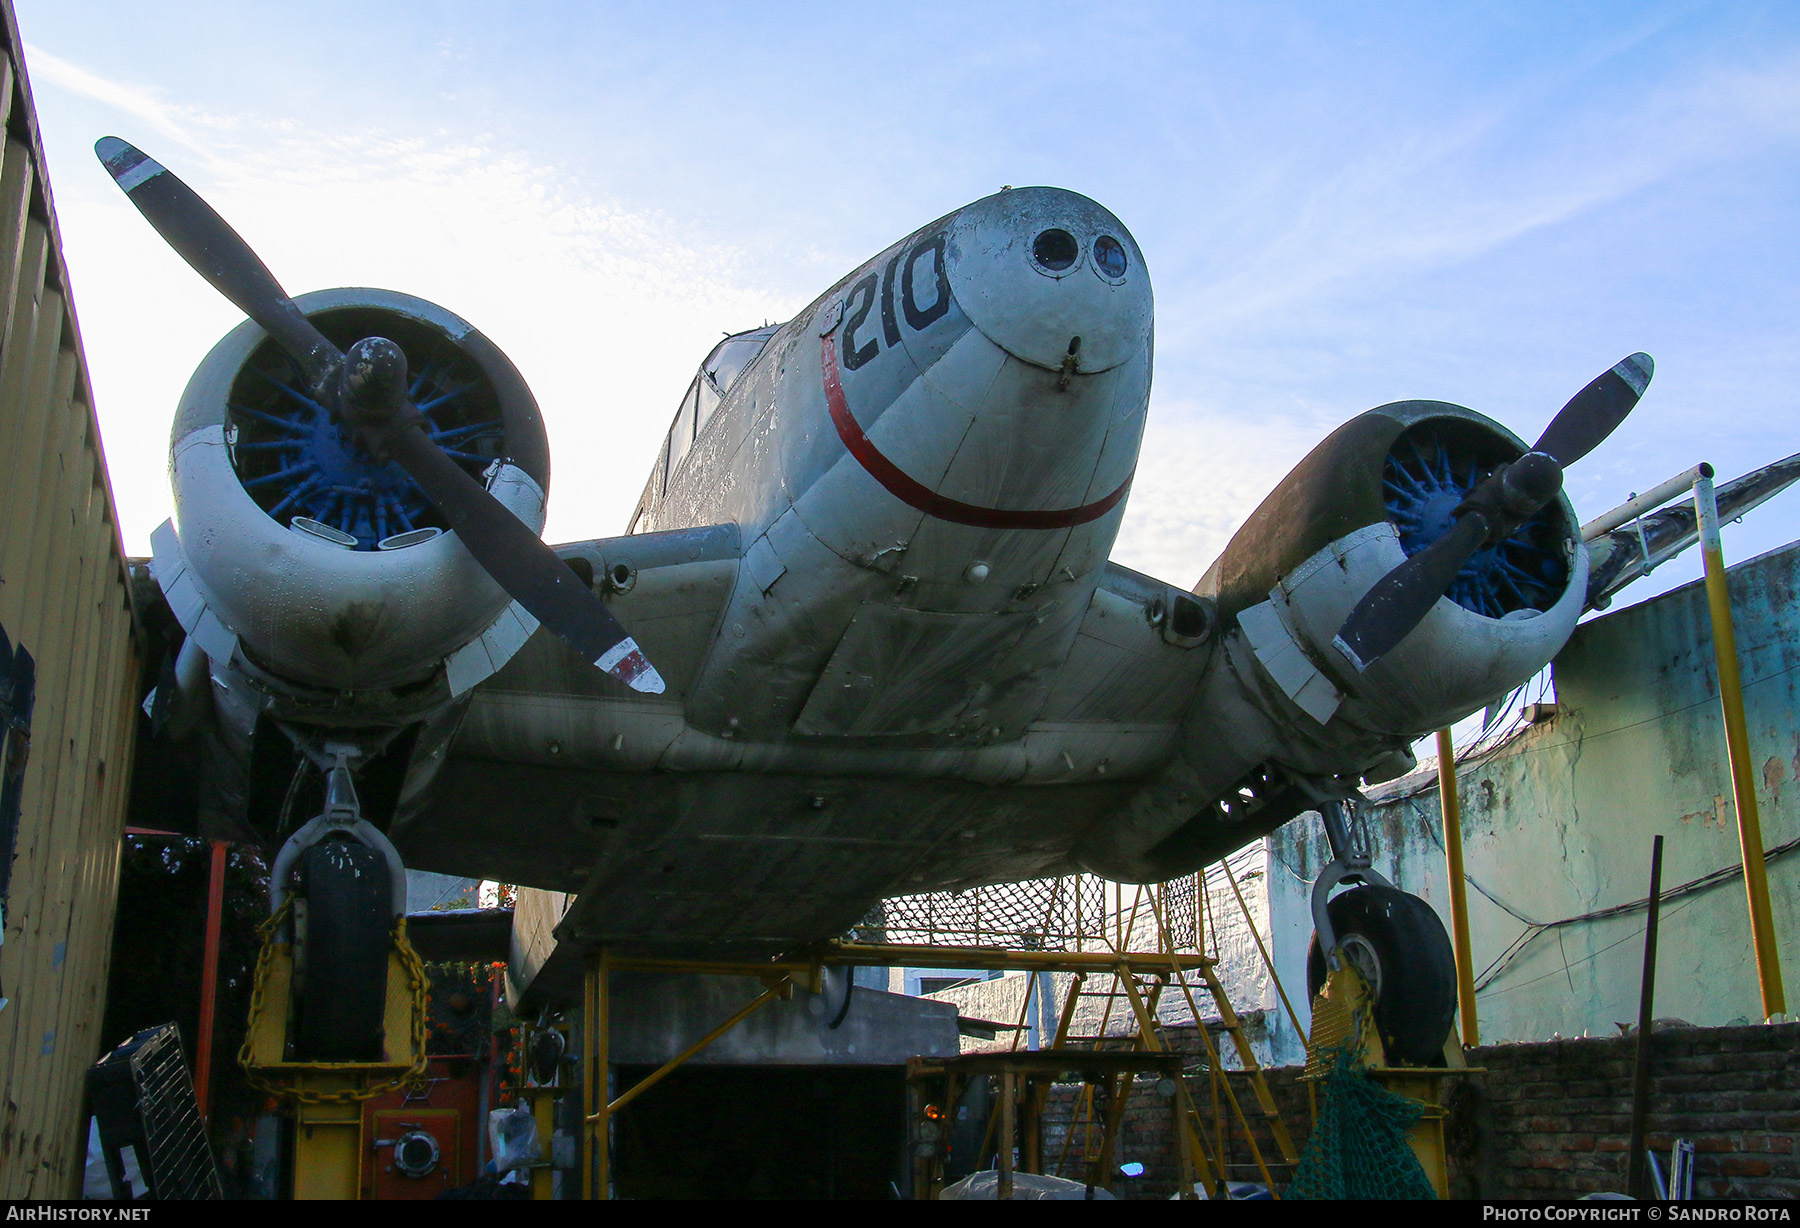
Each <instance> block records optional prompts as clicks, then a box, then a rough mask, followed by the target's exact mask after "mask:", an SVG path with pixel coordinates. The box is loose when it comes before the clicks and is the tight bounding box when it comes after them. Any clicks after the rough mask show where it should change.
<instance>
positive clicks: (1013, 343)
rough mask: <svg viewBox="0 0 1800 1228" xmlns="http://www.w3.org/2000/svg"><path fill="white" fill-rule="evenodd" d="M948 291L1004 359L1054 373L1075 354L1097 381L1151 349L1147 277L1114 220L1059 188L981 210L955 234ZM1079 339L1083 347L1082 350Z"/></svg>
mask: <svg viewBox="0 0 1800 1228" xmlns="http://www.w3.org/2000/svg"><path fill="white" fill-rule="evenodd" d="M950 257H951V259H950V286H951V290H952V292H953V293H954V294H955V295H956V301H957V303H958V304H960V305H961V307H962V309H963V311H964V313H965V314H967V315H968V317H969V319H970V320H971V321H972V322H973V323H974V324H975V327H977V328H979V329H980V330H981V331H982V332H983V333H985V334H986V335H987V336H988V338H989V339H991V340H992V341H993V342H994V343H995V344H996V345H998V346H1000V347H1001V348H1002V349H1004V350H1005V351H1006V352H1007V353H1009V354H1012V355H1013V356H1015V357H1017V358H1022V359H1024V360H1025V361H1026V362H1029V363H1033V364H1035V365H1037V366H1040V367H1048V368H1050V369H1051V370H1053V371H1054V370H1060V369H1062V368H1063V367H1064V360H1065V359H1066V358H1067V357H1068V356H1069V355H1070V354H1071V353H1073V354H1074V356H1075V358H1076V364H1075V369H1076V370H1077V371H1080V372H1084V373H1088V374H1092V373H1094V372H1098V371H1105V370H1108V369H1110V368H1112V367H1116V366H1118V365H1119V364H1120V363H1123V362H1126V361H1129V360H1130V359H1131V358H1133V357H1135V356H1136V355H1138V354H1139V353H1141V352H1142V351H1143V350H1144V349H1145V348H1146V347H1147V346H1148V345H1149V341H1150V321H1151V300H1150V276H1149V273H1148V271H1147V270H1146V269H1145V267H1144V256H1143V253H1142V252H1140V251H1139V250H1138V246H1137V241H1136V240H1134V239H1133V238H1132V237H1131V232H1130V231H1128V230H1126V229H1125V227H1124V226H1123V225H1121V224H1120V223H1119V219H1118V218H1116V217H1114V216H1113V215H1112V213H1111V212H1110V211H1108V210H1107V209H1104V208H1102V207H1101V206H1100V205H1098V204H1096V203H1095V202H1093V201H1091V200H1089V199H1088V198H1087V197H1085V196H1082V195H1079V194H1078V193H1075V192H1067V191H1063V190H1062V189H1060V188H1018V189H1015V190H1013V191H1008V192H1001V193H1000V194H999V195H996V196H990V197H988V198H987V199H985V200H981V201H977V202H976V203H975V204H973V205H970V206H969V207H968V208H966V209H964V210H963V211H962V212H961V213H960V214H958V215H957V217H956V220H955V221H954V222H953V223H952V224H951V228H950ZM1076 338H1080V340H1079V341H1077V340H1076Z"/></svg>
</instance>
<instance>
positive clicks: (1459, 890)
mask: <svg viewBox="0 0 1800 1228" xmlns="http://www.w3.org/2000/svg"><path fill="white" fill-rule="evenodd" d="M1437 749H1438V802H1439V808H1440V809H1441V810H1442V811H1443V812H1444V860H1445V862H1446V863H1448V864H1447V868H1448V872H1449V876H1450V933H1451V935H1452V937H1453V938H1454V940H1455V943H1456V1001H1457V1004H1458V1005H1459V1006H1460V1007H1461V1008H1462V1039H1463V1044H1465V1045H1479V1044H1480V1043H1481V1029H1480V1027H1479V1026H1478V1024H1477V1022H1476V1018H1475V969H1474V965H1473V961H1472V959H1471V957H1470V954H1469V895H1468V884H1467V882H1466V880H1464V878H1463V855H1462V804H1461V803H1460V802H1459V801H1457V798H1456V747H1455V746H1454V745H1453V744H1452V743H1451V741H1450V731H1449V730H1448V729H1440V730H1438V733H1437Z"/></svg>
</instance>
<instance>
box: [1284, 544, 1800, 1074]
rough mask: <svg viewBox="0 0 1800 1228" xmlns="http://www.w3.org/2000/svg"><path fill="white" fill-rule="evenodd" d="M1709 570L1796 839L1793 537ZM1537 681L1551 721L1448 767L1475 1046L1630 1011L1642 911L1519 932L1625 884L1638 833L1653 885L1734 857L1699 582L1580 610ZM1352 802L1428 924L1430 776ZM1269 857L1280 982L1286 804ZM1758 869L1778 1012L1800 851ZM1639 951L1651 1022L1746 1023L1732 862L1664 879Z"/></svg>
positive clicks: (1640, 866)
mask: <svg viewBox="0 0 1800 1228" xmlns="http://www.w3.org/2000/svg"><path fill="white" fill-rule="evenodd" d="M1730 579H1731V598H1732V608H1733V611H1734V619H1735V623H1736V629H1737V641H1738V651H1739V658H1740V663H1741V669H1742V673H1743V680H1744V687H1745V707H1746V714H1747V719H1748V725H1749V731H1750V741H1751V750H1752V754H1753V758H1754V762H1755V764H1756V772H1757V780H1758V782H1759V793H1758V801H1759V802H1760V805H1761V809H1762V825H1763V838H1764V846H1765V848H1769V849H1773V848H1777V847H1778V846H1780V845H1782V844H1784V843H1786V842H1788V841H1791V840H1795V839H1796V838H1797V837H1800V695H1797V691H1796V687H1797V686H1800V608H1797V607H1796V600H1795V598H1796V593H1797V591H1800V543H1796V544H1795V545H1793V546H1789V547H1786V548H1784V549H1783V550H1780V551H1776V552H1773V553H1771V554H1767V555H1764V556H1762V557H1760V558H1757V559H1753V560H1750V561H1749V562H1746V563H1743V564H1740V565H1738V566H1737V567H1734V568H1732V569H1731V573H1730ZM1554 678H1555V687H1556V698H1557V710H1556V714H1555V716H1554V717H1553V718H1551V719H1549V720H1545V721H1543V722H1541V723H1539V724H1537V725H1534V726H1531V727H1529V728H1527V729H1525V730H1524V731H1522V732H1521V733H1519V734H1518V735H1516V736H1514V737H1513V738H1511V739H1510V740H1508V741H1506V742H1505V743H1504V744H1502V745H1501V746H1499V747H1497V748H1496V749H1494V750H1493V751H1491V752H1489V753H1487V754H1485V755H1481V756H1478V757H1471V758H1467V759H1464V760H1463V761H1462V763H1461V764H1460V765H1459V769H1458V774H1457V776H1458V781H1459V788H1460V793H1461V797H1462V805H1463V832H1464V836H1463V839H1464V849H1465V852H1464V857H1465V870H1466V872H1467V875H1468V877H1469V879H1470V882H1471V887H1470V891H1469V899H1470V905H1469V910H1470V922H1471V928H1472V933H1473V944H1474V963H1475V968H1476V970H1477V972H1478V973H1485V983H1484V984H1483V985H1482V986H1481V987H1480V989H1479V992H1478V994H1477V1002H1478V1004H1479V1007H1480V1021H1481V1039H1482V1040H1483V1041H1484V1042H1489V1043H1491V1042H1495V1041H1504V1040H1540V1039H1545V1038H1548V1037H1550V1036H1553V1035H1562V1036H1579V1035H1596V1036H1598V1035H1607V1034H1613V1033H1615V1031H1616V1029H1615V1026H1614V1025H1615V1024H1616V1023H1620V1022H1632V1021H1635V1020H1636V1018H1637V1010H1638V1007H1637V1002H1638V986H1639V979H1640V975H1641V972H1642V960H1643V939H1642V934H1643V930H1644V923H1645V913H1644V910H1643V909H1642V908H1637V909H1634V910H1632V911H1629V912H1627V913H1625V914H1623V915H1621V916H1616V917H1611V918H1605V919H1595V920H1585V921H1575V922H1573V923H1571V924H1566V925H1561V926H1553V927H1551V928H1548V929H1544V930H1541V931H1538V932H1536V933H1533V931H1532V927H1531V925H1530V924H1528V922H1530V923H1537V924H1542V925H1547V924H1549V923H1552V922H1556V921H1560V920H1564V919H1568V918H1573V917H1578V916H1581V915H1582V914H1586V913H1589V912H1593V911H1596V910H1600V909H1605V908H1609V907H1612V906H1615V905H1621V904H1628V903H1631V902H1633V901H1639V900H1642V899H1643V898H1644V897H1645V896H1646V895H1647V894H1648V891H1649V878H1650V849H1651V838H1652V836H1654V835H1655V834H1656V833H1659V832H1660V833H1661V834H1662V835H1663V836H1664V837H1665V841H1664V859H1663V885H1664V891H1665V893H1667V892H1669V891H1671V890H1673V889H1676V888H1679V887H1680V886H1681V885H1682V884H1685V883H1689V882H1691V881H1692V880H1695V879H1698V878H1701V877H1702V876H1704V875H1708V874H1711V873H1713V872H1715V871H1719V870H1721V869H1726V868H1729V867H1734V866H1736V865H1738V864H1739V848H1738V835H1737V817H1736V810H1735V807H1734V805H1733V802H1732V797H1731V785H1730V776H1729V771H1728V767H1727V762H1726V753H1725V735H1724V726H1723V722H1722V719H1721V716H1720V710H1719V702H1718V683H1717V677H1716V671H1715V669H1714V664H1713V647H1712V634H1711V629H1710V626H1709V624H1708V621H1707V613H1706V598H1705V592H1704V590H1703V588H1702V587H1701V586H1700V585H1698V584H1694V585H1689V586H1687V587H1685V588H1680V589H1676V590H1675V591H1673V592H1670V593H1667V594H1665V595H1663V596H1661V597H1658V598H1656V599H1655V600H1653V601H1649V602H1646V603H1644V604H1642V605H1639V606H1634V607H1631V608H1629V609H1624V610H1620V611H1618V612H1616V613H1613V614H1610V615H1606V616H1603V617H1600V618H1596V619H1594V620H1592V621H1590V622H1588V623H1586V624H1584V625H1582V626H1581V627H1580V628H1578V629H1577V631H1576V633H1575V636H1574V638H1573V639H1572V640H1571V641H1570V643H1569V646H1568V647H1567V648H1566V649H1565V650H1564V651H1563V653H1562V655H1561V656H1560V657H1558V658H1557V661H1556V663H1555V666H1554ZM1372 796H1373V797H1374V799H1375V800H1376V802H1377V805H1376V806H1375V807H1374V808H1373V810H1372V812H1371V813H1370V815H1369V819H1370V824H1371V830H1372V832H1373V833H1374V836H1375V843H1376V848H1377V854H1376V868H1377V869H1381V870H1382V871H1383V872H1384V873H1386V874H1387V875H1388V876H1389V877H1390V878H1392V879H1393V880H1394V881H1395V883H1396V885H1398V886H1400V887H1402V888H1404V889H1406V890H1409V891H1413V892H1415V893H1417V894H1419V895H1422V896H1424V897H1425V898H1426V899H1427V900H1429V901H1430V902H1431V903H1432V904H1433V905H1434V906H1435V907H1436V908H1437V909H1438V912H1439V914H1440V915H1441V916H1443V917H1445V919H1446V927H1448V916H1449V909H1448V893H1447V890H1446V885H1445V884H1446V878H1445V868H1444V854H1443V845H1442V829H1441V819H1440V814H1439V809H1438V795H1437V783H1436V777H1435V773H1431V774H1418V775H1415V776H1412V777H1409V778H1407V779H1406V780H1403V781H1398V782H1395V783H1394V784H1392V785H1389V786H1385V787H1384V788H1382V789H1380V790H1376V791H1373V792H1372ZM1270 854H1271V860H1272V864H1271V867H1270V868H1271V875H1270V879H1271V886H1272V888H1273V899H1272V901H1271V908H1270V913H1271V918H1272V922H1273V924H1274V927H1275V930H1276V940H1277V944H1278V946H1279V948H1280V954H1279V955H1278V957H1277V958H1278V961H1279V964H1280V967H1281V971H1282V976H1283V979H1284V981H1286V982H1287V983H1288V984H1289V986H1290V987H1293V986H1303V985H1304V961H1305V944H1306V941H1307V938H1308V936H1309V935H1310V931H1311V918H1310V914H1309V911H1308V903H1307V899H1308V892H1307V888H1306V885H1305V882H1304V881H1302V880H1306V879H1311V878H1312V877H1314V876H1315V875H1317V873H1318V872H1319V869H1320V867H1321V866H1322V865H1323V863H1324V862H1325V861H1326V860H1327V859H1328V858H1329V856H1330V853H1329V851H1328V850H1327V848H1326V844H1325V840H1324V834H1323V830H1322V829H1321V828H1320V827H1319V825H1318V823H1317V820H1316V818H1310V819H1309V818H1302V819H1301V820H1298V821H1296V822H1295V823H1292V824H1289V825H1288V827H1286V828H1284V829H1282V830H1281V831H1279V832H1277V833H1276V834H1275V835H1274V836H1273V837H1272V839H1271V847H1270ZM1284 867H1285V871H1284ZM1769 883H1770V891H1771V895H1772V896H1773V900H1774V916H1775V927H1776V932H1777V935H1778V937H1779V940H1780V945H1781V951H1782V957H1783V968H1784V971H1785V972H1786V974H1787V976H1788V977H1789V979H1790V987H1789V993H1790V995H1791V997H1790V1001H1791V1002H1793V1003H1794V1004H1795V1013H1800V959H1796V952H1797V950H1800V948H1797V940H1800V907H1797V900H1796V887H1797V885H1800V851H1796V852H1794V853H1792V854H1790V855H1787V856H1782V857H1778V858H1777V859H1776V860H1774V861H1773V862H1771V863H1770V865H1769ZM1659 945H1660V955H1659V959H1658V972H1657V987H1656V1014H1657V1016H1658V1017H1659V1018H1660V1017H1668V1016H1675V1017H1679V1018H1682V1019H1686V1020H1688V1021H1690V1022H1693V1023H1698V1024H1709V1025H1710V1024H1724V1023H1729V1022H1732V1021H1733V1020H1738V1021H1744V1020H1750V1021H1760V1020H1761V1018H1762V1011H1761V1006H1760V998H1759V994H1758V991H1757V982H1756V967H1755V961H1754V959H1753V957H1752V955H1751V951H1750V937H1749V921H1748V916H1747V913H1746V907H1745V895H1744V885H1743V879H1742V876H1741V875H1736V876H1732V877H1729V878H1726V879H1725V880H1724V881H1722V882H1719V883H1717V884H1716V885H1714V886H1711V887H1709V888H1705V889H1701V890H1697V891H1694V892H1691V893H1689V894H1686V895H1684V896H1681V897H1680V898H1676V899H1668V898H1666V895H1665V902H1664V905H1663V912H1662V925H1661V938H1660V944H1659ZM1515 948H1516V949H1515ZM1509 952H1510V954H1509ZM1300 996H1304V995H1303V994H1301V995H1296V998H1298V997H1300ZM1296 1004H1298V1002H1297V1001H1296Z"/></svg>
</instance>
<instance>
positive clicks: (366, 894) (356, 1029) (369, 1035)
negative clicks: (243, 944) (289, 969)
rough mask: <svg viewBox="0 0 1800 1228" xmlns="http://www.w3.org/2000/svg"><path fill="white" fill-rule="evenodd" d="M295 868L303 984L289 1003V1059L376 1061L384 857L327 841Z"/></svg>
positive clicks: (384, 929) (383, 999)
mask: <svg viewBox="0 0 1800 1228" xmlns="http://www.w3.org/2000/svg"><path fill="white" fill-rule="evenodd" d="M300 867H301V869H300V875H301V890H302V893H303V894H304V895H305V896H306V934H305V941H306V984H305V988H304V989H303V990H302V992H301V995H300V1000H299V1001H298V1002H297V1003H296V1004H295V1019H294V1050H295V1052H294V1057H295V1060H297V1061H302V1062H364V1061H379V1060H380V1059H381V1056H382V1052H381V1049H382V1039H383V1038H382V1030H383V1029H382V1024H383V1019H384V1016H385V1015H386V1013H387V967H388V941H389V935H390V933H391V931H392V929H393V896H392V895H391V893H390V890H389V886H390V876H389V874H388V865H387V858H385V857H383V856H382V855H381V854H380V853H378V852H376V851H375V850H374V849H372V848H369V847H367V846H366V845H362V844H352V843H349V842H346V841H338V840H328V841H326V842H324V843H322V844H315V845H313V847H311V848H309V849H307V850H306V852H305V853H304V854H302V856H301V860H300Z"/></svg>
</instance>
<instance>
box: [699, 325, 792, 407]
mask: <svg viewBox="0 0 1800 1228" xmlns="http://www.w3.org/2000/svg"><path fill="white" fill-rule="evenodd" d="M775 329H776V325H773V324H768V325H764V326H763V327H762V328H753V329H751V330H750V331H749V332H747V333H739V334H738V335H737V336H735V337H727V338H725V340H723V341H721V342H719V344H717V345H715V346H714V347H713V352H712V353H710V354H708V355H707V356H706V361H705V362H703V363H701V364H700V369H701V370H702V371H704V372H705V373H706V378H707V379H708V380H709V381H710V382H711V383H712V386H713V388H714V390H715V391H717V392H718V394H719V395H720V396H724V395H725V394H726V393H727V392H729V391H730V390H731V385H732V383H733V382H734V381H735V380H736V379H737V377H738V376H740V375H742V374H743V373H744V368H745V367H748V366H749V365H750V364H751V363H753V362H755V361H756V356H757V355H758V354H760V353H762V351H763V346H765V345H767V344H769V338H770V337H773V336H774V335H775Z"/></svg>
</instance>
